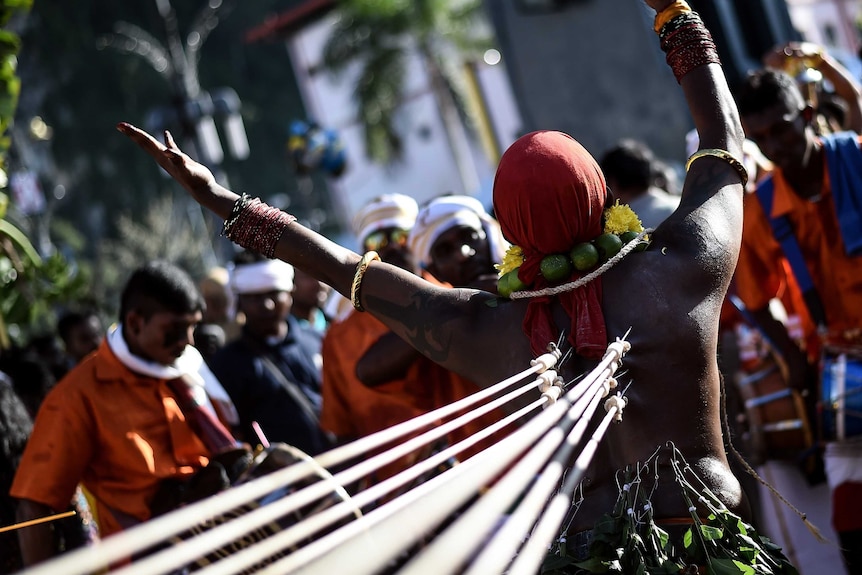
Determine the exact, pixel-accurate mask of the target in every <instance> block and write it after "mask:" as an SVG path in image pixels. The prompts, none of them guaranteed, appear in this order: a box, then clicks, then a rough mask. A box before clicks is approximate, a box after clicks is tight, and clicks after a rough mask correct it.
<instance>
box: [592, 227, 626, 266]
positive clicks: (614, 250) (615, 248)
mask: <svg viewBox="0 0 862 575" xmlns="http://www.w3.org/2000/svg"><path fill="white" fill-rule="evenodd" d="M593 244H594V245H595V246H596V249H597V250H598V251H599V256H601V258H602V260H609V259H611V258H612V257H614V256H615V255H617V254H618V253H619V251H620V249H621V248H622V247H623V241H622V240H621V239H620V237H619V236H618V235H616V234H611V233H607V234H602V235H600V236H599V237H597V238H596V239H594V240H593Z"/></svg>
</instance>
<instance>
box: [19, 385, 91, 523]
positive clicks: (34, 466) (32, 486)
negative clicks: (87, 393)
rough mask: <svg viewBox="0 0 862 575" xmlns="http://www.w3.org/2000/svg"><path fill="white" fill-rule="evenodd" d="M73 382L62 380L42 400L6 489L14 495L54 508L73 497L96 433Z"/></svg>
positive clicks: (87, 462) (83, 401)
mask: <svg viewBox="0 0 862 575" xmlns="http://www.w3.org/2000/svg"><path fill="white" fill-rule="evenodd" d="M73 383H75V382H74V381H68V380H67V381H63V382H61V383H60V384H58V385H57V386H56V387H54V389H52V390H51V391H50V392H49V393H48V395H47V396H46V397H45V400H44V401H43V402H42V406H41V407H40V408H39V413H38V414H37V416H36V422H35V424H34V425H33V433H32V434H31V435H30V439H29V440H28V442H27V446H26V448H25V450H24V456H23V457H22V459H21V464H20V465H19V466H18V471H17V472H16V474H15V479H14V481H13V483H12V488H11V490H10V492H9V494H10V495H12V496H13V497H17V498H20V499H30V500H32V501H35V502H37V503H42V504H43V505H47V506H48V507H50V508H52V509H54V510H63V509H66V507H68V505H69V502H70V501H71V500H72V496H73V495H74V493H75V488H76V487H77V485H78V482H79V481H81V479H82V478H83V476H84V471H85V469H86V468H87V466H88V464H89V461H90V459H91V458H92V455H93V453H94V449H95V446H94V445H93V440H92V438H93V437H95V436H96V429H95V428H96V425H95V422H94V421H93V419H92V417H90V414H89V411H88V410H87V408H86V401H85V399H84V398H83V397H82V395H81V394H80V393H77V390H76V388H75V386H74V385H73Z"/></svg>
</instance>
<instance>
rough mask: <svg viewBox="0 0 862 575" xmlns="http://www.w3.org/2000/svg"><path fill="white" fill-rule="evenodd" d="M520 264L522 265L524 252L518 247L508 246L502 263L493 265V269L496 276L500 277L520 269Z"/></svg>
mask: <svg viewBox="0 0 862 575" xmlns="http://www.w3.org/2000/svg"><path fill="white" fill-rule="evenodd" d="M522 263H524V252H523V251H522V250H521V248H520V247H518V246H509V249H508V250H506V255H504V256H503V261H502V262H500V263H498V264H494V267H495V268H497V272H499V273H498V274H497V275H498V276H500V277H502V276H503V275H505V274H507V273H509V272H510V271H512V270H515V269H518V268H519V267H521V264H522Z"/></svg>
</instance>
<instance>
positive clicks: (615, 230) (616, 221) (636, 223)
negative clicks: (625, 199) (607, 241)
mask: <svg viewBox="0 0 862 575" xmlns="http://www.w3.org/2000/svg"><path fill="white" fill-rule="evenodd" d="M643 229H644V226H643V224H642V223H641V221H640V218H638V215H637V214H636V213H635V212H634V210H632V209H631V208H630V207H628V206H627V205H626V204H620V201H619V200H617V202H616V203H615V204H614V205H613V206H611V207H609V208H608V209H606V210H605V233H606V234H623V233H625V232H637V233H640V232H642V231H643Z"/></svg>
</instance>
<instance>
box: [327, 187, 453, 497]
mask: <svg viewBox="0 0 862 575" xmlns="http://www.w3.org/2000/svg"><path fill="white" fill-rule="evenodd" d="M417 211H418V206H417V204H416V200H414V199H413V198H411V197H409V196H405V195H402V194H386V195H383V196H379V197H377V198H374V199H372V200H371V201H369V202H368V203H367V204H366V205H365V206H363V207H362V209H360V210H359V212H357V213H356V215H355V216H354V218H353V227H354V230H355V232H356V235H357V237H358V238H359V239H360V241H361V242H362V243H363V245H364V246H365V247H366V248H367V249H375V250H376V251H377V252H378V253H379V254H380V258H381V259H382V260H383V261H385V262H387V263H390V264H393V265H396V266H398V267H400V268H402V269H405V270H407V271H410V272H411V273H416V272H417V269H416V265H415V262H414V259H413V256H412V254H411V253H410V250H409V249H408V248H407V234H408V233H409V231H410V229H411V228H412V227H413V223H414V222H415V220H416V213H417ZM387 336H388V337H387ZM383 337H387V339H388V338H389V337H393V338H394V339H393V340H392V341H391V345H389V346H387V349H386V351H385V352H384V353H382V354H381V355H380V357H378V358H375V359H374V360H373V361H371V362H370V363H369V364H368V365H367V368H366V370H365V371H364V372H362V373H361V374H360V373H359V372H358V369H357V365H358V363H359V361H360V359H361V358H362V357H363V356H364V355H365V353H366V352H367V351H368V350H369V348H371V347H372V345H374V344H375V343H376V342H378V341H379V340H380V339H381V338H383ZM322 355H323V407H322V409H321V414H320V425H321V427H322V428H323V429H325V430H327V431H329V432H331V433H333V434H335V436H336V437H337V438H338V440H339V441H349V440H352V439H357V438H359V437H364V436H367V435H370V434H372V433H374V432H377V431H380V430H382V429H385V428H387V427H391V426H393V425H396V424H398V423H402V422H404V421H407V420H408V419H411V418H413V417H416V416H418V415H421V414H423V413H425V412H427V411H428V410H429V409H430V407H431V394H432V389H431V388H430V386H428V385H427V382H426V378H424V377H423V374H425V373H427V372H428V371H429V370H431V369H439V368H436V366H434V364H433V363H431V362H430V360H428V359H425V358H424V357H422V356H420V355H419V354H418V353H417V352H416V351H415V350H414V349H413V348H412V347H410V346H409V345H407V344H406V343H404V342H403V341H401V340H400V339H399V338H398V337H397V336H392V335H391V332H390V330H389V328H387V327H386V326H385V325H383V323H382V322H380V321H379V320H377V319H376V318H374V316H372V315H371V314H365V313H356V312H354V311H351V313H349V315H347V317H345V318H344V319H342V320H341V321H335V322H333V323H332V324H330V326H329V329H328V330H327V333H326V336H325V337H324V339H323V350H322ZM408 463H409V462H408V461H402V462H397V463H396V464H392V465H389V466H387V467H385V468H384V469H382V470H380V471H379V472H378V473H377V474H376V476H375V477H373V478H371V480H372V481H379V480H380V479H383V478H385V477H387V476H389V475H392V474H393V473H395V472H397V471H399V470H401V469H403V468H404V466H406V464H408Z"/></svg>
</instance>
